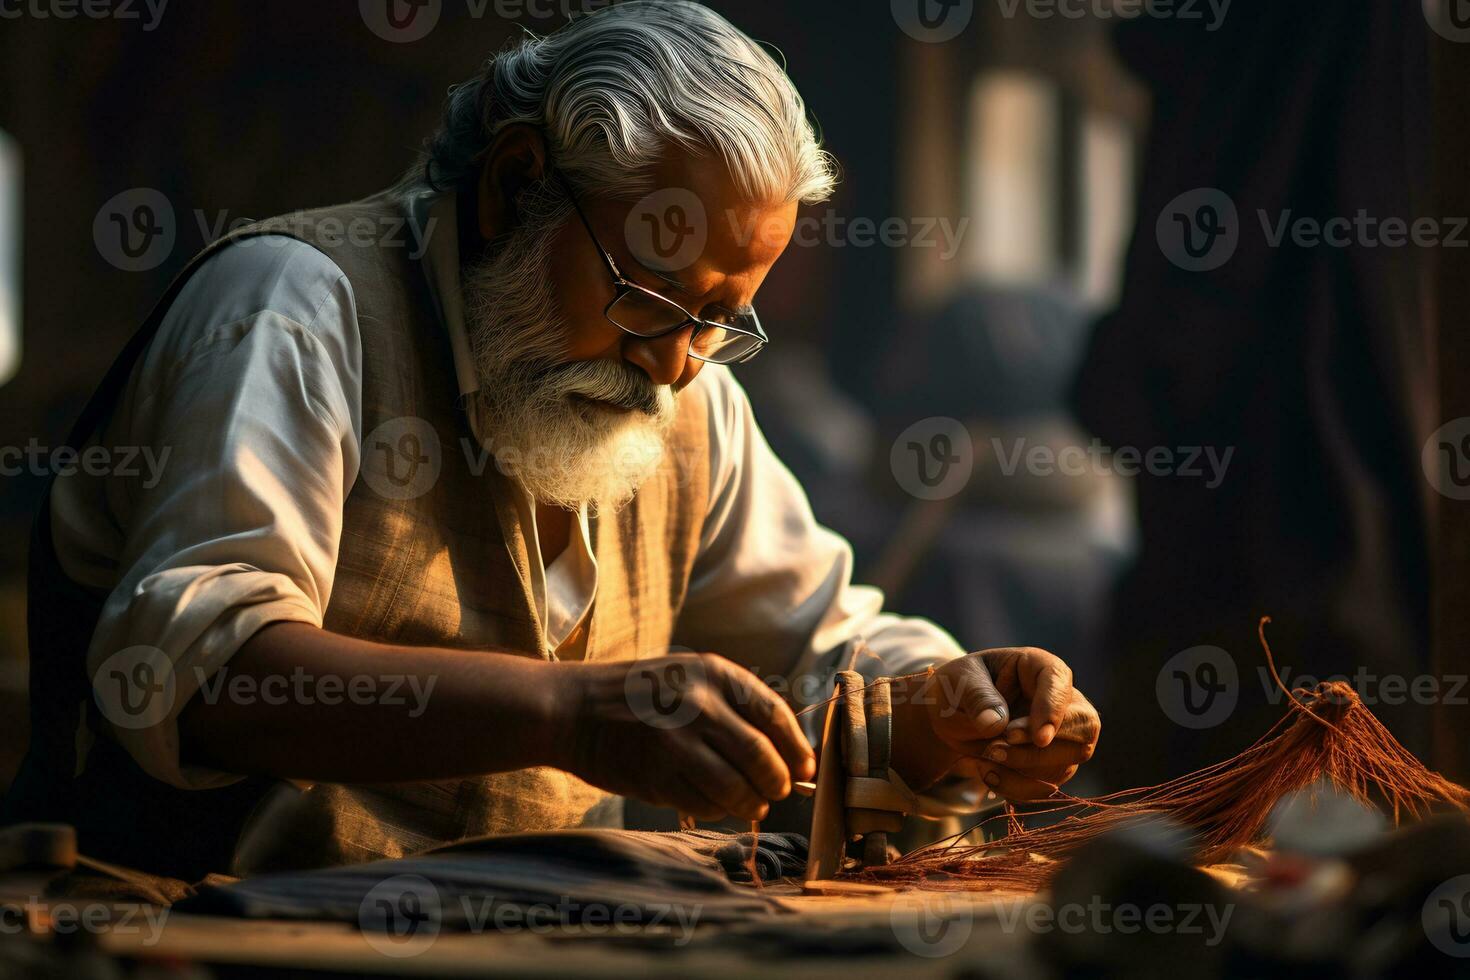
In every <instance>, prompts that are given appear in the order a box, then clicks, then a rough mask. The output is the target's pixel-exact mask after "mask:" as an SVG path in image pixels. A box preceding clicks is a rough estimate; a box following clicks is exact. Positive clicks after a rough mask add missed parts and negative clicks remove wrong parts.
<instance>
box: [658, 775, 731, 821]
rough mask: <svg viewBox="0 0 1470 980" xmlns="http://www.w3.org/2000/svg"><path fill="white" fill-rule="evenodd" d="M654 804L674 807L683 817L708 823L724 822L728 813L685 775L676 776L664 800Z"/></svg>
mask: <svg viewBox="0 0 1470 980" xmlns="http://www.w3.org/2000/svg"><path fill="white" fill-rule="evenodd" d="M653 802H655V803H658V804H659V805H662V806H670V807H673V808H674V809H676V810H678V811H679V813H680V814H681V815H688V816H691V817H693V818H694V819H695V820H703V821H705V822H706V823H710V822H713V821H715V820H723V819H724V818H725V816H726V813H727V811H726V810H725V808H724V807H722V806H720V805H719V804H717V803H715V802H714V801H713V800H711V799H710V798H709V797H708V796H706V795H705V794H704V793H702V792H701V791H700V789H699V787H697V786H695V785H694V784H693V783H692V782H690V781H689V779H688V777H686V776H684V775H678V776H675V777H674V779H673V786H672V788H671V789H670V791H669V792H668V793H667V794H665V796H664V798H663V799H659V800H655V801H653Z"/></svg>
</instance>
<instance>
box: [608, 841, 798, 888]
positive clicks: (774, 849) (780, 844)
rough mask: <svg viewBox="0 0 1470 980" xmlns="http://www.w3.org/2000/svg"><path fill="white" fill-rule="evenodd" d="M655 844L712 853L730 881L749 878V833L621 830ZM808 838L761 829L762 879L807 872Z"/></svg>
mask: <svg viewBox="0 0 1470 980" xmlns="http://www.w3.org/2000/svg"><path fill="white" fill-rule="evenodd" d="M624 833H625V834H626V835H627V836H630V837H637V838H639V839H640V840H644V841H647V842H649V843H651V844H653V845H654V846H656V847H662V848H666V849H670V850H671V851H673V850H678V851H680V852H687V853H689V854H690V855H692V856H696V857H699V858H708V857H713V858H714V859H715V860H716V861H718V862H719V865H720V867H721V868H722V869H723V870H724V872H725V874H726V875H727V876H728V877H729V878H730V880H731V881H738V882H742V883H744V882H749V881H750V846H751V835H750V834H748V833H746V834H731V833H726V832H725V831H722V830H700V829H698V828H696V829H694V830H684V831H678V832H666V831H651V830H649V831H641V830H629V831H624ZM806 855H807V839H806V838H805V837H803V836H802V835H801V834H778V833H767V832H766V831H761V833H760V834H759V837H758V840H757V842H756V847H755V866H756V872H757V873H758V874H759V875H760V878H761V881H770V880H772V879H775V878H799V877H801V876H802V875H803V874H805V872H806Z"/></svg>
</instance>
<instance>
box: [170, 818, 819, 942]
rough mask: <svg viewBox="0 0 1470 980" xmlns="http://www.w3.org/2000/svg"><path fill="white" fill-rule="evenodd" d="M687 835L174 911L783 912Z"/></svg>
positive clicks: (617, 839) (571, 843) (477, 858)
mask: <svg viewBox="0 0 1470 980" xmlns="http://www.w3.org/2000/svg"><path fill="white" fill-rule="evenodd" d="M684 836H685V835H682V834H653V833H639V832H624V831H597V830H570V831H557V832H554V833H545V834H508V835H502V836H496V837H487V838H484V839H481V840H478V841H470V842H464V843H461V844H456V845H453V846H452V847H448V848H444V849H441V850H438V851H435V852H432V853H429V854H423V855H419V856H416V857H410V858H395V859H392V860H386V861H373V862H370V863H367V864H355V865H349V866H346V867H341V868H327V869H320V870H316V871H302V872H282V873H276V874H266V875H258V876H256V877H253V878H247V879H245V880H243V881H239V882H235V883H233V884H226V885H210V884H205V885H201V886H200V887H199V889H198V892H197V894H196V895H195V896H194V897H192V898H188V899H185V900H184V901H181V902H179V903H177V904H176V905H175V906H174V908H175V909H177V910H178V911H180V912H185V913H196V914H204V915H225V916H236V917H243V918H271V919H306V920H313V921H336V922H350V923H354V924H357V923H363V922H364V917H365V916H371V903H372V902H373V900H374V899H375V898H377V897H383V896H384V895H385V894H387V897H388V898H389V899H390V900H391V899H392V897H393V894H392V893H398V894H402V893H403V892H405V891H408V892H412V893H414V894H413V897H414V900H415V902H416V904H417V905H418V906H419V907H420V908H423V909H427V910H429V911H430V912H431V914H434V915H437V918H436V919H435V920H434V921H435V924H436V925H439V926H442V927H444V928H449V929H454V928H465V927H467V926H473V925H474V924H475V921H476V918H477V917H479V916H484V915H486V914H490V915H493V914H494V912H495V910H496V909H498V908H500V907H501V906H506V905H508V906H516V907H519V908H526V907H529V906H552V907H555V908H559V909H566V910H567V914H568V915H569V916H570V921H573V922H575V921H578V919H577V917H578V916H579V915H580V914H581V913H582V912H583V911H585V910H586V909H587V908H588V907H593V908H601V909H623V910H628V911H629V913H630V914H631V915H632V916H633V917H634V919H635V921H639V922H649V921H654V920H656V919H658V918H661V917H663V916H666V915H667V913H668V910H669V908H670V907H675V908H681V909H686V910H689V911H690V912H692V913H694V914H695V915H697V917H698V920H699V921H701V922H719V921H732V920H736V919H742V918H748V917H749V916H751V915H766V914H769V913H772V912H775V911H777V907H776V905H775V903H774V901H772V900H771V899H768V898H766V897H765V896H764V895H762V894H761V893H760V892H759V891H757V890H755V889H748V888H738V887H736V886H735V885H732V884H731V883H730V882H729V881H728V880H727V879H726V877H725V875H724V874H723V873H722V870H721V868H720V863H719V861H718V860H717V859H716V858H715V856H714V851H716V850H719V849H720V842H719V841H715V840H706V839H704V838H702V837H696V838H689V839H681V838H684ZM660 838H662V839H660ZM785 843H787V844H790V845H791V846H792V847H794V846H795V843H794V842H790V841H787V842H785ZM803 849H804V848H803ZM400 876H413V877H400ZM385 883H386V884H385ZM375 889H377V890H376V891H375ZM365 907H367V908H368V912H366V913H365V912H364V908H365ZM481 921H484V920H481Z"/></svg>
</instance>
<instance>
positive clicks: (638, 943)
mask: <svg viewBox="0 0 1470 980" xmlns="http://www.w3.org/2000/svg"><path fill="white" fill-rule="evenodd" d="M0 884H3V886H4V887H0V892H5V893H9V894H10V895H11V896H14V895H16V894H17V893H18V892H17V888H19V889H21V890H24V889H25V884H24V882H23V881H21V880H17V879H15V878H14V877H9V878H8V880H6V881H4V882H3V883H0ZM767 890H768V892H769V893H770V894H771V895H772V896H773V897H776V898H777V901H778V902H779V904H780V905H781V907H782V909H783V911H782V913H780V914H776V915H771V916H758V917H754V918H753V919H752V920H750V921H748V922H743V923H739V924H734V925H725V924H720V925H714V924H706V925H699V924H696V925H695V927H694V928H693V929H692V930H684V929H681V928H679V927H677V926H672V927H671V926H667V925H660V926H653V927H630V926H623V927H620V929H619V930H618V932H617V934H610V929H609V928H608V927H601V928H598V927H577V926H557V927H555V929H554V930H542V931H540V932H531V931H515V932H496V931H484V932H478V933H477V932H454V931H448V930H445V931H442V932H438V933H435V934H433V935H431V936H428V937H420V939H419V940H415V941H414V942H413V943H411V944H403V943H401V942H399V943H395V942H394V941H392V940H389V939H387V938H385V937H383V936H380V935H371V934H365V933H363V932H360V931H359V930H358V929H357V928H355V927H353V926H350V925H345V924H338V923H302V922H287V921H275V920H245V919H228V918H219V917H213V916H198V915H185V914H181V913H176V912H173V911H171V910H166V912H167V914H166V915H165V916H164V917H163V918H162V920H161V923H160V926H161V928H159V929H158V930H157V931H156V933H155V932H154V930H151V929H148V928H143V927H142V926H141V924H140V922H141V920H136V919H135V922H134V927H133V928H130V929H121V928H111V929H109V928H106V927H104V928H102V929H100V930H98V931H97V932H96V934H95V937H93V938H94V939H95V942H94V943H93V945H94V946H95V948H96V949H97V950H98V951H100V952H101V953H103V954H106V955H107V956H109V957H121V958H126V959H129V960H138V961H143V962H165V963H173V964H177V963H179V962H180V961H183V962H188V963H199V964H206V965H209V966H213V967H216V968H218V969H219V970H220V972H223V973H226V974H236V973H243V974H248V973H251V972H254V970H257V969H259V970H285V971H289V972H291V973H293V974H299V973H301V972H303V971H310V972H313V973H315V972H318V971H319V972H320V973H321V974H322V975H331V974H354V973H372V974H375V975H387V976H446V977H497V976H565V975H568V974H575V975H577V976H579V977H588V978H597V977H613V976H628V975H630V974H632V975H637V976H641V977H651V978H658V977H676V976H677V977H686V976H691V975H695V976H714V977H724V976H751V975H756V974H770V973H772V971H779V972H780V974H781V975H782V976H786V975H790V974H793V973H795V974H797V975H801V976H809V977H833V978H839V977H840V978H849V980H850V978H861V977H869V976H872V977H878V976H884V977H889V976H894V977H906V976H932V975H935V974H936V973H939V974H942V975H951V974H953V973H955V972H956V971H957V970H959V969H960V968H961V967H962V966H970V965H974V966H978V965H981V964H983V966H984V967H985V968H986V972H987V973H988V972H989V970H992V969H993V970H995V971H996V972H997V974H998V975H1002V976H1007V977H1012V976H1014V977H1027V976H1034V975H1038V969H1037V966H1036V964H1035V962H1034V960H1033V954H1032V953H1031V952H1030V951H1029V949H1028V940H1029V937H1030V933H1029V931H1028V930H1027V928H1026V926H1025V925H1024V919H1023V917H1022V913H1023V911H1024V908H1025V906H1026V905H1027V903H1028V902H1032V901H1035V897H1018V896H1009V897H1007V896H1002V895H996V894H985V893H948V892H946V893H888V894H882V895H871V896H819V895H802V894H800V891H799V889H798V888H796V887H795V886H790V885H773V886H769V887H768V889H767ZM31 894H35V892H34V891H33V892H31ZM53 901H54V903H55V904H56V905H61V904H64V903H66V902H67V901H69V900H66V899H56V900H53ZM76 904H77V905H84V904H86V903H85V902H82V901H81V900H77V901H76ZM0 972H3V971H0Z"/></svg>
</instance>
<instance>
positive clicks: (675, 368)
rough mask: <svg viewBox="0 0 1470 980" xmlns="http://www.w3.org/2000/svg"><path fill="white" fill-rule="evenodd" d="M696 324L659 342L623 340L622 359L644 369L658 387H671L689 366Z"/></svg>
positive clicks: (639, 339) (676, 331)
mask: <svg viewBox="0 0 1470 980" xmlns="http://www.w3.org/2000/svg"><path fill="white" fill-rule="evenodd" d="M693 336H694V324H692V323H691V324H689V325H687V326H685V327H683V328H682V329H680V330H675V331H674V332H673V333H671V334H667V335H666V336H663V337H658V338H656V339H652V340H650V339H648V338H645V337H635V336H633V335H631V334H629V335H627V336H626V337H624V339H623V359H624V360H626V361H628V362H629V363H630V364H633V365H635V366H637V367H640V368H642V369H643V373H644V374H646V375H648V378H649V380H650V381H652V382H653V383H654V384H656V385H672V384H673V383H674V382H676V381H678V380H679V378H680V377H681V376H682V375H683V374H684V369H685V367H686V366H687V365H688V363H689V340H690V338H691V337H693Z"/></svg>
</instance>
